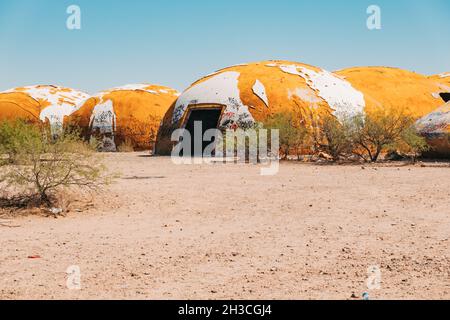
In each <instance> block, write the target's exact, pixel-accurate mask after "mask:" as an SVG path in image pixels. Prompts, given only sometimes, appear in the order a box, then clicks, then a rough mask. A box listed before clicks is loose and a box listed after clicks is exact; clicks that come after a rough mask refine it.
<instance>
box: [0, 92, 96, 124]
mask: <svg viewBox="0 0 450 320" xmlns="http://www.w3.org/2000/svg"><path fill="white" fill-rule="evenodd" d="M88 98H89V95H88V94H86V93H84V92H81V91H77V90H73V89H70V88H64V87H59V86H54V85H37V86H29V87H21V88H15V89H11V90H7V91H4V92H1V93H0V121H1V120H7V119H9V120H13V119H23V120H26V121H29V122H36V123H39V122H48V123H49V124H50V125H51V126H52V128H57V127H62V125H63V121H64V117H66V116H69V115H70V114H72V113H73V112H75V111H76V110H77V108H78V105H79V104H80V103H82V102H83V101H84V100H86V99H88Z"/></svg>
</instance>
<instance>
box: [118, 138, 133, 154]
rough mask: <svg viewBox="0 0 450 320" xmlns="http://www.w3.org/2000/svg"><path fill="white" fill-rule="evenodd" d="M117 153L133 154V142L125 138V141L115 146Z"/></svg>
mask: <svg viewBox="0 0 450 320" xmlns="http://www.w3.org/2000/svg"><path fill="white" fill-rule="evenodd" d="M117 151H118V152H134V146H133V142H132V141H131V139H129V138H125V140H124V141H123V142H122V143H121V144H120V145H118V146H117Z"/></svg>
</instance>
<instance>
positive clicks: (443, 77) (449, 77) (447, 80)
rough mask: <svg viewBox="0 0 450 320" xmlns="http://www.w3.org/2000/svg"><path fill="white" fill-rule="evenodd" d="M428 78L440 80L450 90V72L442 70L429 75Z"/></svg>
mask: <svg viewBox="0 0 450 320" xmlns="http://www.w3.org/2000/svg"><path fill="white" fill-rule="evenodd" d="M429 78H430V79H432V80H434V81H437V82H440V83H442V84H443V85H444V88H445V89H446V90H447V91H448V92H450V72H444V73H441V74H437V75H434V76H430V77H429Z"/></svg>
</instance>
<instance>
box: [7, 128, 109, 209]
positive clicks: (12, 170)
mask: <svg viewBox="0 0 450 320" xmlns="http://www.w3.org/2000/svg"><path fill="white" fill-rule="evenodd" d="M9 132H20V134H19V136H14V135H11V134H8V133H9ZM0 136H1V137H2V140H0V150H1V151H2V153H3V154H6V155H8V156H6V157H5V158H4V159H3V161H2V162H1V163H0V168H1V171H0V183H1V184H2V186H4V187H3V192H9V193H11V192H12V193H13V194H14V196H10V197H9V200H11V201H12V203H13V202H18V201H19V202H20V201H23V203H33V204H35V205H44V206H47V207H51V206H52V205H54V204H55V202H56V200H57V197H58V193H60V192H63V191H67V190H71V189H72V190H73V189H75V190H92V191H97V190H98V188H99V187H100V186H102V185H105V184H108V183H110V182H111V181H112V179H113V178H114V176H113V175H110V174H109V173H107V170H106V167H105V166H104V164H103V160H102V157H101V156H100V155H99V154H97V153H95V151H94V150H93V149H92V147H91V146H90V145H89V144H87V143H85V142H83V141H82V140H81V139H80V137H79V133H78V132H64V133H62V134H61V135H60V136H58V137H55V138H52V137H51V134H50V132H49V130H48V129H47V128H40V127H37V126H35V125H30V124H25V123H23V122H20V121H18V122H3V123H0ZM10 154H13V158H12V159H11V158H10V156H9V155H10ZM6 200H8V199H6ZM6 200H5V199H4V200H3V202H5V201H6ZM4 204H5V203H4ZM6 204H8V203H6Z"/></svg>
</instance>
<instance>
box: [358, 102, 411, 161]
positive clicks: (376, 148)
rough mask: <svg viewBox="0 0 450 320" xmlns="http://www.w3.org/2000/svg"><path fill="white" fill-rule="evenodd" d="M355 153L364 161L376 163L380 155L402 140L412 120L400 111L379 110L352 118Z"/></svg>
mask: <svg viewBox="0 0 450 320" xmlns="http://www.w3.org/2000/svg"><path fill="white" fill-rule="evenodd" d="M353 122H354V128H355V130H354V137H353V140H354V142H355V144H356V146H357V148H355V153H356V154H357V155H359V156H360V157H362V158H364V159H365V160H366V161H371V162H376V161H378V158H379V157H380V154H381V153H382V152H383V151H385V150H386V149H387V148H390V147H393V146H394V145H396V144H397V143H399V142H400V141H401V140H402V137H403V134H404V132H405V131H406V130H408V129H409V128H410V127H411V126H412V125H413V124H414V119H413V118H412V117H411V116H409V115H407V114H405V113H404V112H402V111H384V110H379V111H376V112H373V113H371V114H370V115H368V116H366V115H358V116H356V117H354V118H353Z"/></svg>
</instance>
